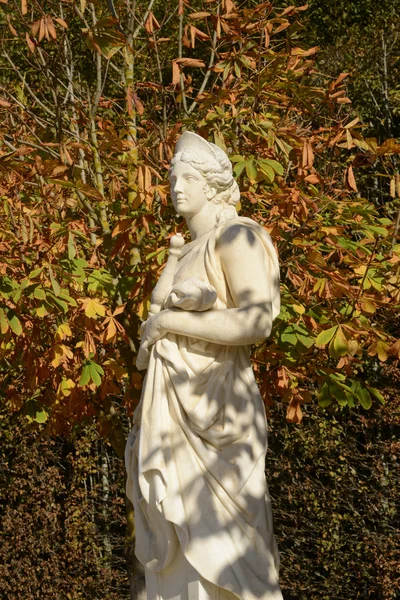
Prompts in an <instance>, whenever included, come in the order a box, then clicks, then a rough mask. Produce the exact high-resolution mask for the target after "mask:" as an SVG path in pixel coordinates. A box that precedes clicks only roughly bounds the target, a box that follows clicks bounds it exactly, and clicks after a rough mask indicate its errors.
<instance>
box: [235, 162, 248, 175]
mask: <svg viewBox="0 0 400 600" xmlns="http://www.w3.org/2000/svg"><path fill="white" fill-rule="evenodd" d="M246 164H247V160H244V161H243V162H239V163H237V165H235V166H234V168H233V172H234V174H235V177H240V175H241V174H242V173H243V171H244V169H245V168H246Z"/></svg>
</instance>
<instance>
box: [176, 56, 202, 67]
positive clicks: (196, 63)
mask: <svg viewBox="0 0 400 600" xmlns="http://www.w3.org/2000/svg"><path fill="white" fill-rule="evenodd" d="M173 62H176V63H177V64H178V65H183V66H184V67H205V66H206V63H205V62H204V61H203V60H199V59H198V58H176V59H175V60H174V61H173Z"/></svg>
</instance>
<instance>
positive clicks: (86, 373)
mask: <svg viewBox="0 0 400 600" xmlns="http://www.w3.org/2000/svg"><path fill="white" fill-rule="evenodd" d="M90 378H91V372H90V364H86V365H85V366H84V367H83V369H82V374H81V376H80V378H79V383H78V385H79V386H80V387H85V385H87V384H88V383H89V381H90Z"/></svg>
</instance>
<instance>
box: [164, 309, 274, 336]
mask: <svg viewBox="0 0 400 600" xmlns="http://www.w3.org/2000/svg"><path fill="white" fill-rule="evenodd" d="M160 317H161V319H162V326H163V328H164V329H165V330H167V331H168V332H170V333H175V334H177V335H186V336H189V337H193V338H197V339H200V340H205V341H206V342H213V343H216V344H223V345H227V346H248V345H251V344H254V343H256V342H259V341H261V340H263V339H265V338H267V337H268V336H269V334H270V333H271V327H272V318H271V308H270V307H268V306H266V304H257V305H252V306H246V307H244V308H226V309H222V310H208V311H205V312H194V311H184V310H180V309H172V310H164V311H162V313H161V314H160Z"/></svg>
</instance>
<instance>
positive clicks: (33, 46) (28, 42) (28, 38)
mask: <svg viewBox="0 0 400 600" xmlns="http://www.w3.org/2000/svg"><path fill="white" fill-rule="evenodd" d="M25 35H26V43H27V44H28V48H29V50H30V51H31V52H32V54H33V53H34V52H35V50H36V46H35V43H34V42H33V41H32V40H31V38H30V37H29V34H28V32H26V34H25Z"/></svg>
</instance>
